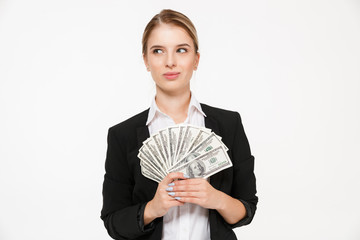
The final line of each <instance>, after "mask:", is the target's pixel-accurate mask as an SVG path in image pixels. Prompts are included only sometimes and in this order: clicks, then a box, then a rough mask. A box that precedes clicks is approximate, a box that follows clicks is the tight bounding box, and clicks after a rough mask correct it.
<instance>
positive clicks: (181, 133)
mask: <svg viewBox="0 0 360 240" xmlns="http://www.w3.org/2000/svg"><path fill="white" fill-rule="evenodd" d="M185 130H186V125H179V137H178V141H177V146H176V152H175V160H177V159H179V158H178V155H179V152H180V146H181V143H182V142H183V140H184V136H185ZM173 160H174V159H173ZM173 164H174V161H173Z"/></svg>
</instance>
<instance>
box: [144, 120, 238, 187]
mask: <svg viewBox="0 0 360 240" xmlns="http://www.w3.org/2000/svg"><path fill="white" fill-rule="evenodd" d="M227 150H228V148H227V147H226V146H225V144H224V143H223V142H222V141H221V137H220V136H218V135H216V134H215V133H214V132H212V131H211V129H208V128H202V127H197V126H193V125H176V126H172V127H168V128H165V129H162V130H160V131H159V132H157V133H156V134H154V135H152V136H151V137H149V138H148V139H147V140H145V141H144V142H143V146H142V147H141V148H140V150H139V154H138V157H139V159H140V166H141V173H142V174H143V175H144V176H145V177H147V178H149V179H151V180H154V181H156V182H161V181H162V179H163V178H164V177H165V176H166V175H167V174H168V173H170V172H182V173H184V174H187V175H188V176H189V177H191V178H208V177H210V176H211V175H213V174H215V173H217V172H220V171H222V170H224V169H226V168H229V167H231V166H232V162H231V160H230V158H229V156H228V154H227Z"/></svg>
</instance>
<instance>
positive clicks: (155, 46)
mask: <svg viewBox="0 0 360 240" xmlns="http://www.w3.org/2000/svg"><path fill="white" fill-rule="evenodd" d="M176 47H189V48H191V46H190V45H189V44H187V43H182V44H178V45H176ZM153 48H164V46H161V45H154V46H152V47H151V48H150V50H151V49H153Z"/></svg>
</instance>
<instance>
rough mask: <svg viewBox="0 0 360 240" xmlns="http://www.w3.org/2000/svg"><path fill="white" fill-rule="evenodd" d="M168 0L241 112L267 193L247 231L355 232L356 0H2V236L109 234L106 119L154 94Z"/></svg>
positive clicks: (212, 99)
mask: <svg viewBox="0 0 360 240" xmlns="http://www.w3.org/2000/svg"><path fill="white" fill-rule="evenodd" d="M163 8H172V9H175V10H178V11H181V12H183V13H185V14H186V15H187V16H188V17H190V19H192V21H193V22H194V24H195V25H196V27H197V29H198V34H199V39H200V52H201V59H200V65H199V69H198V71H197V72H196V75H195V76H194V79H193V80H192V81H193V82H192V83H193V86H192V89H193V91H194V93H195V95H196V97H197V99H198V100H200V101H201V102H204V103H207V104H210V105H213V106H217V107H222V108H226V109H231V110H236V111H239V112H240V114H241V116H242V118H243V124H244V126H245V130H246V133H247V136H248V138H249V141H250V144H251V149H252V152H253V154H254V156H255V158H256V166H255V167H256V169H255V171H256V176H257V186H258V196H259V204H258V210H257V213H256V216H255V218H254V221H253V222H252V223H251V224H250V225H249V226H246V227H242V228H238V229H236V230H235V231H236V234H237V236H238V238H239V239H284V240H285V239H286V240H287V239H295V240H297V239H299V240H300V239H301V240H303V239H316V240H318V239H324V240H332V239H334V240H335V239H336V240H337V239H346V240H356V239H360V228H359V226H360V206H359V203H360V193H359V189H360V174H359V170H360V164H359V161H360V151H359V147H360V2H359V1H356V0H338V1H336V0H301V1H300V0H299V1H294V0H291V1H289V0H275V1H264V0H259V1H239V0H237V1H228V0H223V1H214V2H211V1H192V0H191V1H190V0H182V1H169V0H164V1H160V0H158V1H145V0H144V1H120V0H117V1H115V0H112V1H110V0H62V1H60V0H59V1H48V0H33V1H26V0H0V192H1V195H0V239H1V240H15V239H31V240H33V239H34V240H35V239H36V240H38V239H40V240H42V239H53V240H57V239H59V240H60V239H61V240H63V239H70V240H72V239H87V240H92V239H94V240H95V239H96V240H98V239H110V237H108V235H107V233H106V230H105V228H104V227H103V223H102V221H101V220H100V217H99V216H100V210H101V206H102V196H101V191H102V181H103V174H104V160H105V152H106V135H107V129H108V128H109V127H110V126H112V125H114V124H116V123H118V122H120V121H123V120H125V119H127V118H128V117H130V116H132V115H134V114H136V113H138V112H140V111H142V110H144V109H145V108H147V107H148V106H149V105H150V99H151V98H152V97H153V94H154V86H153V82H152V79H151V76H150V75H149V73H148V72H147V71H146V69H145V67H144V65H143V62H142V57H141V36H142V31H143V30H144V28H145V25H146V23H147V22H148V21H149V20H150V19H151V17H152V16H153V15H155V14H156V13H158V12H159V11H160V10H161V9H163Z"/></svg>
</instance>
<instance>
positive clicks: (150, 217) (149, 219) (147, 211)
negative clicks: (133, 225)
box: [144, 201, 157, 225]
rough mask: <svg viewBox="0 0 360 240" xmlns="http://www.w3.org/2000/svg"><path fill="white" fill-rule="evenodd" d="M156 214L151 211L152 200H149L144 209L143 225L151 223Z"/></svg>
mask: <svg viewBox="0 0 360 240" xmlns="http://www.w3.org/2000/svg"><path fill="white" fill-rule="evenodd" d="M155 218H157V216H155V214H154V213H153V209H152V201H149V202H148V203H147V204H146V206H145V210H144V225H147V224H149V223H151V222H152V221H153V220H154V219H155Z"/></svg>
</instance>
